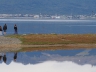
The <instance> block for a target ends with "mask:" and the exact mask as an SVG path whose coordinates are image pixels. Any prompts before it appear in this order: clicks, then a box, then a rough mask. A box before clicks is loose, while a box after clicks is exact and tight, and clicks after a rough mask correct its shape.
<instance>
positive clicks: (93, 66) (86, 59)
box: [0, 49, 96, 72]
mask: <svg viewBox="0 0 96 72" xmlns="http://www.w3.org/2000/svg"><path fill="white" fill-rule="evenodd" d="M3 57H5V61H4V60H3V59H2V58H3ZM0 67H1V71H2V72H6V71H10V72H12V69H13V71H14V70H16V72H18V71H23V72H26V71H33V72H81V71H82V72H96V49H92V50H91V49H88V50H84V49H80V50H56V51H34V52H19V53H17V52H15V53H4V54H0ZM2 68H6V70H5V69H2ZM14 72H15V71H14Z"/></svg>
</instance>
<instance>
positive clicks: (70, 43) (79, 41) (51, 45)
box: [10, 34, 96, 51]
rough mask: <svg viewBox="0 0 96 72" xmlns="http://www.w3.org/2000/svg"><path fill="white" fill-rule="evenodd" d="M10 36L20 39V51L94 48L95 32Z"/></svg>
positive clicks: (95, 44) (95, 41) (95, 42)
mask: <svg viewBox="0 0 96 72" xmlns="http://www.w3.org/2000/svg"><path fill="white" fill-rule="evenodd" d="M10 37H16V38H19V39H20V40H21V41H22V46H21V47H22V49H21V50H20V51H34V50H57V49H81V48H96V34H29V35H11V36H10ZM40 45H41V46H40ZM44 45H45V46H44Z"/></svg>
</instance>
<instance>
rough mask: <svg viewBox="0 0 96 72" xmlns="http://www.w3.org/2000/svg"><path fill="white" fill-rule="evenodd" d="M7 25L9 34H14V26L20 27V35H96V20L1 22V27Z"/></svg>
mask: <svg viewBox="0 0 96 72" xmlns="http://www.w3.org/2000/svg"><path fill="white" fill-rule="evenodd" d="M5 23H6V24H7V26H8V30H7V34H14V28H13V27H14V24H17V26H18V33H19V34H30V33H34V34H37V33H39V34H40V33H41V34H42V33H43V34H49V33H56V34H70V33H71V34H85V33H96V20H64V21H58V20H57V21H56V20H55V21H54V20H51V21H50V20H49V21H46V20H45V21H44V20H42V21H39V20H36V21H34V20H1V21H0V25H1V26H3V25H4V24H5Z"/></svg>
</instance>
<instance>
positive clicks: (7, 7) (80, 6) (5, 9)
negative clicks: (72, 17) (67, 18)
mask: <svg viewBox="0 0 96 72" xmlns="http://www.w3.org/2000/svg"><path fill="white" fill-rule="evenodd" d="M92 12H94V13H95V12H96V0H0V13H3V14H4V13H7V14H19V13H20V14H40V13H41V14H91V13H92Z"/></svg>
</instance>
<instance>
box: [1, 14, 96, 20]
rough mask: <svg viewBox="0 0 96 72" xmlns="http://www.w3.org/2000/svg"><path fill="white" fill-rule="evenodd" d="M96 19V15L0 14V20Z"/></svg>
mask: <svg viewBox="0 0 96 72" xmlns="http://www.w3.org/2000/svg"><path fill="white" fill-rule="evenodd" d="M6 18H8V19H10V18H13V19H15V18H16V19H19V18H21V19H96V14H95V13H92V14H90V15H72V14H71V15H57V14H54V15H48V14H0V19H6Z"/></svg>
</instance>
